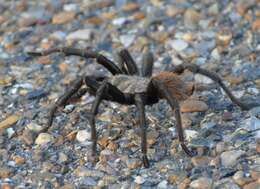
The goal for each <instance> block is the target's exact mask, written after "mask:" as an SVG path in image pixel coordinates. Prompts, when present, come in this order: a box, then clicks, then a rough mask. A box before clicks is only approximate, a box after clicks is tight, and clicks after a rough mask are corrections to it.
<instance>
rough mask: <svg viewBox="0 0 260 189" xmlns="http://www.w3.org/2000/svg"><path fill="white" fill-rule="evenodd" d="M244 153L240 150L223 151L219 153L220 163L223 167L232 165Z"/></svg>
mask: <svg viewBox="0 0 260 189" xmlns="http://www.w3.org/2000/svg"><path fill="white" fill-rule="evenodd" d="M244 154H245V152H244V151H242V150H232V151H226V152H223V153H222V154H221V155H220V158H221V164H222V165H223V166H224V167H232V166H234V165H236V164H237V160H238V159H239V158H240V157H241V156H243V155H244Z"/></svg>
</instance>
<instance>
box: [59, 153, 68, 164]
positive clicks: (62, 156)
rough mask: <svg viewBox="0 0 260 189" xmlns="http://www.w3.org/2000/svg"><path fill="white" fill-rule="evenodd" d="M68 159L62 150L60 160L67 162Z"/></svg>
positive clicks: (60, 161)
mask: <svg viewBox="0 0 260 189" xmlns="http://www.w3.org/2000/svg"><path fill="white" fill-rule="evenodd" d="M66 161H68V156H67V155H66V154H65V153H63V152H60V153H59V159H58V162H59V163H65V162H66Z"/></svg>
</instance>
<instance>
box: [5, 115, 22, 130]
mask: <svg viewBox="0 0 260 189" xmlns="http://www.w3.org/2000/svg"><path fill="white" fill-rule="evenodd" d="M20 118H21V117H20V116H18V115H11V116H9V117H7V118H6V119H5V120H3V121H1V122H0V129H6V128H8V127H11V126H12V125H14V124H15V123H16V122H17V121H18V120H19V119H20Z"/></svg>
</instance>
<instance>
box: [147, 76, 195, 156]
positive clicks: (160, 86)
mask: <svg viewBox="0 0 260 189" xmlns="http://www.w3.org/2000/svg"><path fill="white" fill-rule="evenodd" d="M152 82H153V84H154V86H155V87H156V88H157V90H158V92H159V93H161V94H162V96H163V97H164V98H165V99H166V100H167V101H168V103H169V104H170V106H171V107H172V109H173V111H174V114H175V119H176V122H177V123H176V129H177V133H178V136H179V141H180V143H181V147H182V149H183V150H184V152H185V153H186V154H187V155H189V156H194V155H195V153H193V152H191V151H190V150H189V149H188V147H187V146H186V145H185V143H184V135H183V128H182V121H181V113H180V105H179V102H178V100H177V99H176V98H175V97H174V96H172V95H171V93H170V92H169V90H168V89H167V87H166V86H165V85H163V84H162V83H160V82H158V81H155V80H153V81H152Z"/></svg>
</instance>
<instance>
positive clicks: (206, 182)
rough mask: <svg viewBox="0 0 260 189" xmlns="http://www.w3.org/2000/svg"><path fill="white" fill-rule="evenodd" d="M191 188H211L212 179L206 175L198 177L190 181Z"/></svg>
mask: <svg viewBox="0 0 260 189" xmlns="http://www.w3.org/2000/svg"><path fill="white" fill-rule="evenodd" d="M190 187H191V188H196V189H211V188H212V179H210V178H206V177H200V178H198V179H196V180H194V181H192V182H191V183H190Z"/></svg>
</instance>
